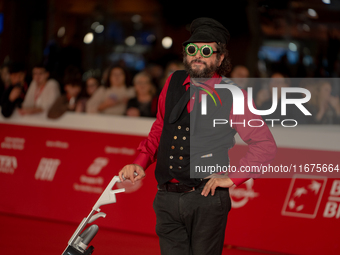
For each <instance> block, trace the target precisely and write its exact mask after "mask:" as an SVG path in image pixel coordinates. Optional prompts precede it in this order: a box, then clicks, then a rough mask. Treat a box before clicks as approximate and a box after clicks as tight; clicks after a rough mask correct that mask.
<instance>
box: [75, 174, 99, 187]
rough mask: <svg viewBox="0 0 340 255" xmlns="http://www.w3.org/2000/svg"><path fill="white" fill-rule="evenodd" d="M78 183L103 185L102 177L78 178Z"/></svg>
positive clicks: (84, 176)
mask: <svg viewBox="0 0 340 255" xmlns="http://www.w3.org/2000/svg"><path fill="white" fill-rule="evenodd" d="M80 182H82V183H87V184H92V185H93V184H94V185H102V184H103V183H104V179H103V177H89V176H86V175H81V176H80Z"/></svg>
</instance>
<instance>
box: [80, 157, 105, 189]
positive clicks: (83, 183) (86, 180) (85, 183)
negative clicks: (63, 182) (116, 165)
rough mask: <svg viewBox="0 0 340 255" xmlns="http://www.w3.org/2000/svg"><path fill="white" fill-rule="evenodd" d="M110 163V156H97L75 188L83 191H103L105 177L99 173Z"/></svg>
mask: <svg viewBox="0 0 340 255" xmlns="http://www.w3.org/2000/svg"><path fill="white" fill-rule="evenodd" d="M108 163H109V159H108V158H103V157H98V158H95V159H94V161H93V163H92V164H91V165H90V166H89V167H88V168H87V170H86V174H87V175H84V174H82V175H81V176H80V178H79V182H80V183H74V184H73V188H74V189H75V190H77V191H82V192H88V193H97V194H100V193H102V192H103V190H104V189H103V187H102V185H103V183H104V178H103V177H101V176H98V175H99V174H100V172H101V171H102V170H103V168H104V167H105V166H106V165H107V164H108Z"/></svg>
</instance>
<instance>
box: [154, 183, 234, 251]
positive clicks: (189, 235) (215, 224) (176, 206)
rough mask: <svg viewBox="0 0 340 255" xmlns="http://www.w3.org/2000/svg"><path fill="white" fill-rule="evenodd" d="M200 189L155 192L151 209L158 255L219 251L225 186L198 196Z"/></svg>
mask: <svg viewBox="0 0 340 255" xmlns="http://www.w3.org/2000/svg"><path fill="white" fill-rule="evenodd" d="M202 189H203V187H202V188H200V189H197V190H195V191H192V192H188V193H175V192H167V191H160V190H159V191H158V192H157V194H156V197H155V200H154V202H153V208H154V210H155V213H156V217H157V222H156V233H157V235H158V236H159V244H160V248H161V254H162V255H218V254H222V249H223V243H224V233H225V228H226V224H227V217H228V213H229V211H230V209H231V200H230V197H229V189H221V188H219V189H216V192H215V195H214V196H211V195H210V194H209V195H208V196H207V197H204V196H202V195H201V192H202Z"/></svg>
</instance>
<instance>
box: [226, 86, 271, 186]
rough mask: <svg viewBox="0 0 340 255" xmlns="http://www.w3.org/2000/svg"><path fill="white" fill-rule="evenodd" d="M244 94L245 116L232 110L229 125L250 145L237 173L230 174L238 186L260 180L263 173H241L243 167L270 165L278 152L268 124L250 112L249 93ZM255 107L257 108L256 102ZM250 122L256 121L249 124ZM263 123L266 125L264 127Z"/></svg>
mask: <svg viewBox="0 0 340 255" xmlns="http://www.w3.org/2000/svg"><path fill="white" fill-rule="evenodd" d="M242 92H243V95H244V99H245V100H244V103H245V105H244V115H233V110H232V109H231V111H230V116H229V123H230V124H231V125H232V128H233V129H235V130H236V131H237V133H238V134H239V135H240V137H241V139H242V140H243V141H244V142H245V143H246V144H247V145H248V151H247V153H246V155H245V156H244V157H242V158H241V160H240V162H239V165H238V166H237V170H236V172H235V173H230V174H229V178H230V179H231V180H232V181H233V182H234V184H235V185H236V186H238V185H240V184H242V183H243V182H245V181H247V180H248V179H249V178H258V177H260V176H261V173H254V172H243V173H242V172H240V169H241V167H242V168H244V167H246V166H261V165H265V164H270V163H271V162H272V161H273V160H274V158H275V155H276V152H277V146H276V143H275V140H274V137H273V135H272V133H271V132H270V130H269V128H268V126H267V124H266V123H265V122H264V121H263V119H262V117H261V116H258V115H255V114H254V113H252V112H250V110H249V109H248V105H247V98H248V97H247V93H246V92H245V91H244V90H242ZM253 105H254V108H255V104H254V102H253ZM249 120H254V121H251V122H249ZM255 120H258V121H255ZM260 120H261V121H262V122H261V121H260ZM249 123H250V125H249ZM262 123H264V124H263V125H262ZM261 125H262V126H261ZM251 126H253V127H251ZM254 126H256V127H254Z"/></svg>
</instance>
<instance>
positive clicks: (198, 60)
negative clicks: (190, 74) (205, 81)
mask: <svg viewBox="0 0 340 255" xmlns="http://www.w3.org/2000/svg"><path fill="white" fill-rule="evenodd" d="M193 63H202V64H204V65H207V64H206V63H205V62H204V61H202V60H200V59H194V60H191V62H190V64H193Z"/></svg>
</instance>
